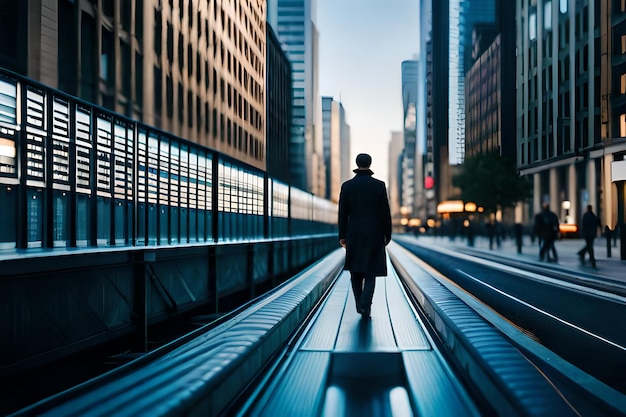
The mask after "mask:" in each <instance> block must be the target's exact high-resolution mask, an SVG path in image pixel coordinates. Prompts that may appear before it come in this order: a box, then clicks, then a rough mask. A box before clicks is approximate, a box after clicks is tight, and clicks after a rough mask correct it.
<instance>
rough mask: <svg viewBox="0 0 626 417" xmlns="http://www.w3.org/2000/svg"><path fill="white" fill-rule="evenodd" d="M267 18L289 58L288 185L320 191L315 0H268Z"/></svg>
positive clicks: (320, 152)
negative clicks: (291, 90)
mask: <svg viewBox="0 0 626 417" xmlns="http://www.w3.org/2000/svg"><path fill="white" fill-rule="evenodd" d="M267 9H268V13H267V21H268V23H269V24H270V25H271V26H272V28H273V29H274V32H275V33H276V36H277V37H278V39H279V40H280V42H281V45H282V48H283V50H284V51H285V53H286V54H287V56H288V57H289V60H290V61H291V68H292V83H293V84H292V85H293V102H292V123H291V139H290V144H289V159H290V166H291V171H290V178H291V184H292V185H295V186H297V187H299V188H301V189H303V190H307V191H312V192H316V191H317V192H319V189H320V187H321V185H320V184H319V182H320V181H321V180H322V177H323V174H322V173H321V172H322V171H323V156H322V153H323V149H322V143H321V142H322V140H321V123H322V121H321V101H320V100H319V99H318V97H319V94H318V85H317V81H318V80H317V72H318V71H317V62H318V51H317V49H318V39H317V38H318V34H317V30H316V27H315V21H314V15H315V0H295V1H294V0H289V1H288V0H269V1H268V3H267Z"/></svg>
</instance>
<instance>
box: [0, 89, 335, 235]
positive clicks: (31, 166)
mask: <svg viewBox="0 0 626 417" xmlns="http://www.w3.org/2000/svg"><path fill="white" fill-rule="evenodd" d="M266 195H267V196H268V198H267V199H266V198H265V196H266ZM290 205H291V209H290ZM0 208H1V210H2V212H3V213H7V214H8V215H11V216H13V217H12V218H14V219H16V221H15V222H14V223H13V224H14V226H15V227H14V228H11V227H9V228H5V229H4V230H2V231H0V247H16V246H17V247H36V246H45V247H53V246H97V245H147V244H184V243H194V242H206V241H213V240H232V239H254V238H263V237H265V236H270V237H280V236H286V233H300V234H302V233H320V232H329V231H332V230H333V225H334V224H335V223H336V208H335V205H334V204H332V203H328V202H326V201H324V200H322V199H320V198H318V197H316V196H313V195H311V194H309V193H306V192H304V191H301V190H297V189H294V188H290V187H288V186H287V185H285V184H281V183H280V182H277V181H274V180H272V179H270V178H267V177H266V175H265V174H264V173H263V172H262V171H260V170H258V169H256V168H253V167H249V166H247V165H245V164H242V163H240V162H238V161H235V160H231V159H230V158H227V157H224V156H222V155H221V154H219V153H217V152H214V151H210V150H208V149H206V148H203V147H201V146H199V145H197V144H193V143H190V142H187V141H184V140H181V139H179V138H177V137H174V136H172V135H170V134H167V133H164V132H160V131H156V130H155V129H152V128H150V127H148V126H144V125H141V124H139V123H136V122H133V121H131V120H128V119H125V118H123V117H119V116H116V115H114V114H112V113H110V112H107V111H105V110H103V109H99V108H95V107H93V106H90V105H87V104H83V103H80V102H78V101H76V100H74V99H71V98H69V97H66V96H65V95H63V94H62V93H57V92H54V91H51V90H48V89H46V88H43V87H39V86H36V85H33V84H31V83H24V82H19V81H17V80H14V79H9V78H0ZM267 217H269V218H270V219H269V220H270V221H269V222H264V219H265V218H267ZM292 220H293V221H294V224H295V225H292V226H291V229H290V227H289V222H291V221H292ZM296 226H297V227H296ZM20 239H22V240H20Z"/></svg>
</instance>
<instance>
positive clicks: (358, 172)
mask: <svg viewBox="0 0 626 417" xmlns="http://www.w3.org/2000/svg"><path fill="white" fill-rule="evenodd" d="M352 172H354V173H355V174H356V175H374V171H372V170H371V169H369V168H357V169H353V170H352Z"/></svg>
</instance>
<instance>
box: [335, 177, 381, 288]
mask: <svg viewBox="0 0 626 417" xmlns="http://www.w3.org/2000/svg"><path fill="white" fill-rule="evenodd" d="M372 174H373V172H372V171H370V170H357V171H356V175H355V176H354V177H353V178H352V179H350V180H348V181H346V182H344V183H343V185H342V186H341V194H340V195H339V239H346V261H345V264H344V268H343V269H345V270H348V271H350V272H357V273H370V274H374V275H375V276H384V275H387V257H386V253H385V245H386V244H387V243H389V241H390V240H391V214H390V211H389V200H388V199H387V189H386V187H385V183H384V182H382V181H380V180H377V179H376V178H372Z"/></svg>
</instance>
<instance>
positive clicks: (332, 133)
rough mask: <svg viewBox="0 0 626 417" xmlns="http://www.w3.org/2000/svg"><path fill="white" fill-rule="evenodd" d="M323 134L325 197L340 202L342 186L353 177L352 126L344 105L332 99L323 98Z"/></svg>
mask: <svg viewBox="0 0 626 417" xmlns="http://www.w3.org/2000/svg"><path fill="white" fill-rule="evenodd" d="M322 132H323V133H322V137H323V149H324V152H323V155H324V166H325V167H326V175H325V179H326V184H325V189H326V193H325V195H324V196H323V197H324V198H326V199H328V200H331V201H335V202H338V201H339V192H340V191H341V184H342V183H343V182H344V181H346V180H347V179H349V178H350V177H351V175H350V174H351V171H350V162H351V161H350V126H349V125H348V123H347V120H346V113H345V109H344V107H343V104H342V103H341V102H339V101H336V100H334V99H333V98H332V97H322Z"/></svg>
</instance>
